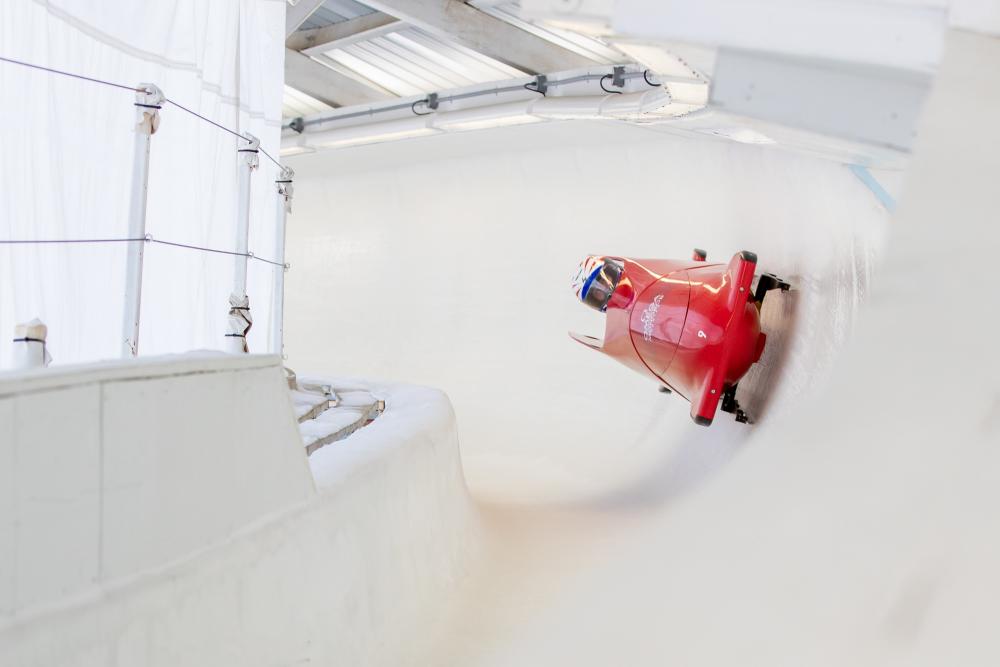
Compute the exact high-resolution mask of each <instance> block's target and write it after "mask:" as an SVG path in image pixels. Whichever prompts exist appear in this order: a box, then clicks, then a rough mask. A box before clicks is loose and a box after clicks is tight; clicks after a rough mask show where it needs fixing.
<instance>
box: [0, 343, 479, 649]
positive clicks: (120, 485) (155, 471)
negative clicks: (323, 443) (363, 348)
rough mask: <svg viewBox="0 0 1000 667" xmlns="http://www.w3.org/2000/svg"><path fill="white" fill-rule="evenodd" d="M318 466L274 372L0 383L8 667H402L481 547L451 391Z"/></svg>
mask: <svg viewBox="0 0 1000 667" xmlns="http://www.w3.org/2000/svg"><path fill="white" fill-rule="evenodd" d="M363 386H364V387H365V388H367V389H370V390H371V391H372V392H373V393H375V394H376V395H378V396H380V397H381V398H384V399H385V401H386V406H387V407H386V412H385V413H384V414H383V415H382V416H381V417H379V419H378V420H377V421H376V422H374V423H373V424H372V425H371V426H369V427H367V428H365V429H363V430H362V431H360V432H358V433H356V434H355V435H353V436H352V437H351V438H350V439H349V440H346V441H343V442H340V443H337V444H336V445H335V446H329V447H327V448H324V449H322V450H320V451H319V452H317V453H316V454H315V455H314V456H313V457H312V458H311V459H308V460H307V458H306V456H305V451H304V448H303V446H302V442H301V440H300V438H299V434H298V431H297V428H296V424H295V418H294V416H293V414H292V409H291V403H290V399H289V394H288V388H287V383H286V381H285V378H284V372H283V371H282V368H281V364H280V361H279V360H278V358H277V357H272V356H221V355H219V356H217V355H207V356H206V355H199V354H195V355H186V356H183V357H171V358H164V359H159V360H153V361H149V362H146V361H144V362H143V363H135V362H119V363H114V364H103V365H90V366H79V367H66V368H62V369H58V370H57V369H48V370H40V371H35V372H31V373H24V374H20V375H11V374H7V375H5V376H0V494H2V495H0V665H18V667H22V666H23V667H28V666H31V665H38V666H42V665H44V666H46V667H49V666H54V665H66V666H70V665H72V666H73V667H78V666H84V665H86V666H91V665H93V666H95V667H96V666H102V667H110V666H112V665H150V666H152V665H163V666H167V665H170V666H174V665H178V664H189V665H229V664H239V665H262V666H263V665H275V664H297V663H300V662H309V661H312V663H313V664H387V665H388V664H398V662H399V656H400V653H399V652H400V651H401V650H403V649H402V648H401V647H403V646H412V645H413V638H412V637H411V628H412V627H413V621H414V619H417V618H420V617H421V615H422V614H428V613H430V614H433V610H434V609H435V602H434V601H435V600H446V599H448V597H449V595H450V594H451V591H452V588H453V586H454V585H455V582H456V581H457V580H458V579H459V578H460V576H461V573H462V571H463V567H464V566H465V563H466V560H467V558H468V555H469V553H470V552H471V551H472V550H473V549H474V548H475V545H476V544H477V542H476V540H475V539H474V535H475V518H474V515H473V514H472V512H471V510H470V506H469V504H468V497H467V494H466V490H465V484H464V480H463V479H462V475H461V465H460V462H459V456H458V442H457V433H456V429H455V420H454V414H453V413H452V411H451V406H450V404H449V403H448V400H447V398H446V397H445V396H444V395H443V394H441V393H440V392H437V391H434V390H430V389H423V388H418V387H404V386H384V385H374V386H371V385H363Z"/></svg>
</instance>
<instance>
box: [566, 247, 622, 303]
mask: <svg viewBox="0 0 1000 667" xmlns="http://www.w3.org/2000/svg"><path fill="white" fill-rule="evenodd" d="M621 275H622V266H621V264H619V263H618V262H616V261H615V260H613V259H610V258H608V257H602V256H600V255H589V256H588V257H587V258H586V259H584V260H583V261H582V262H580V266H579V268H578V269H577V272H576V275H575V276H574V277H573V284H572V286H573V292H574V293H575V294H576V298H578V299H579V300H580V301H582V302H583V303H585V304H587V305H588V306H590V307H591V308H594V309H595V310H600V311H604V310H605V309H606V308H607V306H608V301H609V300H610V299H611V295H612V293H614V291H615V288H616V287H617V286H618V281H619V280H620V279H621Z"/></svg>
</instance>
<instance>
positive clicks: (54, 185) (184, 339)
mask: <svg viewBox="0 0 1000 667" xmlns="http://www.w3.org/2000/svg"><path fill="white" fill-rule="evenodd" d="M112 5H113V6H112ZM284 12H285V3H284V2H283V0H239V1H235V0H234V1H233V2H205V1H204V0H117V1H116V2H114V3H110V2H107V1H106V0H48V1H47V2H46V1H44V0H35V1H32V0H4V1H3V2H0V55H3V56H5V57H9V58H15V59H18V60H23V61H28V62H32V63H37V64H40V65H44V66H46V67H52V68H56V69H61V70H67V71H71V72H74V73H79V74H82V75H85V76H91V77H95V78H99V79H105V80H110V81H114V82H119V83H124V84H128V85H136V84H138V83H140V82H149V83H154V84H156V85H158V86H159V87H160V88H161V89H162V90H163V92H164V94H165V95H166V96H167V97H168V98H170V99H172V100H175V101H176V102H178V103H180V104H182V105H184V106H186V107H188V108H190V109H192V110H194V111H197V112H198V113H200V114H202V115H204V116H207V117H208V118H211V119H212V120H214V121H216V122H218V123H220V124H222V125H225V126H227V127H230V128H234V129H237V130H239V131H240V132H249V133H251V134H254V135H256V136H257V137H259V138H260V139H261V147H262V148H264V149H266V150H267V151H268V152H270V153H271V154H272V155H274V156H277V155H278V146H279V139H280V137H279V135H280V117H281V116H280V114H281V95H282V82H283V79H284V75H283V59H284V56H283V54H284V51H283V30H284ZM0 91H2V93H0V239H67V238H124V237H126V236H127V230H128V219H127V214H128V203H129V191H130V187H131V179H132V142H133V132H132V127H133V118H134V108H133V101H134V94H133V93H132V92H130V91H127V90H120V89H116V88H111V87H107V86H102V85H98V84H94V83H89V82H86V81H79V80H75V79H69V78H65V77H61V76H57V75H54V74H49V73H46V72H41V71H38V70H32V69H27V68H25V67H21V66H18V65H13V64H8V63H3V62H0ZM160 116H161V121H160V128H159V131H158V132H157V133H156V134H155V135H154V136H153V139H152V150H151V158H150V170H149V195H148V209H147V210H148V215H147V231H148V233H149V234H151V235H152V236H153V237H154V238H156V239H163V240H169V241H175V242H179V243H186V244H192V245H198V246H207V247H211V248H220V249H226V250H233V249H234V248H235V239H236V232H235V229H236V210H237V153H236V147H237V138H236V137H234V136H233V135H231V134H228V133H226V132H224V131H222V130H220V129H218V128H216V127H213V126H212V125H210V124H208V123H206V122H204V121H202V120H200V119H198V118H196V117H194V116H192V115H190V114H188V113H185V112H184V111H182V110H180V109H178V108H176V107H174V106H171V105H165V106H164V107H163V109H162V110H161V111H160ZM276 174H277V167H275V165H274V164H273V163H272V162H271V161H269V160H268V159H267V158H265V157H264V156H263V155H261V160H260V168H259V169H258V170H257V171H256V172H255V173H254V176H253V200H252V205H251V224H250V250H251V251H252V252H253V253H254V254H255V255H257V256H260V257H265V258H268V259H277V258H275V257H274V248H275V234H276V232H275V221H276V204H275V196H276V195H275V189H274V185H273V183H274V180H275V177H276ZM125 253H126V244H124V243H109V244H94V245H90V244H86V245H83V244H81V245H61V244H60V245H14V246H11V245H0V350H2V351H0V362H2V363H3V365H4V366H7V364H8V363H9V359H10V348H11V344H10V339H11V338H12V336H13V331H14V325H15V323H16V322H21V321H27V320H30V319H31V318H33V317H36V316H37V317H39V318H41V319H42V320H43V321H44V322H45V323H46V324H47V325H48V327H49V339H48V340H49V345H48V348H49V350H50V351H51V353H52V356H53V357H54V359H55V363H66V362H75V361H87V360H93V359H100V358H113V357H118V356H120V352H121V340H122V336H121V331H122V315H123V298H124V292H125V287H124V281H125ZM234 261H235V258H233V257H232V256H228V255H221V254H214V253H205V252H199V251H194V250H187V249H181V248H174V247H168V246H162V245H158V244H147V245H146V260H145V271H144V281H143V294H142V325H141V332H140V337H139V350H140V354H144V355H145V354H158V353H166V352H180V351H185V350H189V349H206V348H210V349H222V348H223V342H224V338H223V336H224V333H225V327H226V314H227V312H228V309H229V303H228V299H229V293H230V291H231V289H232V282H233V268H234ZM277 270H280V269H277V268H276V267H273V266H271V265H268V264H264V263H262V262H257V261H252V260H251V261H250V262H249V276H248V293H249V295H250V304H251V307H252V310H253V318H254V323H255V324H254V328H253V330H252V331H251V332H250V338H249V344H250V349H251V351H256V352H263V351H267V350H268V349H269V348H270V341H269V335H270V328H271V327H270V326H269V325H270V314H271V310H272V299H273V284H274V272H275V271H277Z"/></svg>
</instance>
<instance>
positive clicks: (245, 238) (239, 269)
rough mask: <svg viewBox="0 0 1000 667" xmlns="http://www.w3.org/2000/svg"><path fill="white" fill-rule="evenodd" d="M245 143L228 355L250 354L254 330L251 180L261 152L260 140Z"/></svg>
mask: <svg viewBox="0 0 1000 667" xmlns="http://www.w3.org/2000/svg"><path fill="white" fill-rule="evenodd" d="M245 137H246V138H245V139H241V140H240V142H239V147H238V148H237V154H238V156H239V171H240V181H239V184H240V189H239V206H238V211H237V216H236V252H237V253H239V254H238V255H237V256H236V258H235V259H236V261H235V262H234V263H233V265H234V272H233V293H232V294H230V295H229V327H228V331H227V333H226V350H227V351H228V352H236V353H239V352H243V353H246V352H249V351H250V349H249V347H247V340H246V336H247V333H248V332H249V331H250V327H251V326H253V318H251V316H250V299H249V298H248V297H247V261H248V260H249V256H248V255H249V252H250V251H249V242H250V180H251V175H252V174H253V170H254V169H256V168H257V166H258V165H259V164H260V157H259V155H258V151H259V149H260V139H258V138H257V137H255V136H253V135H252V134H246V135H245Z"/></svg>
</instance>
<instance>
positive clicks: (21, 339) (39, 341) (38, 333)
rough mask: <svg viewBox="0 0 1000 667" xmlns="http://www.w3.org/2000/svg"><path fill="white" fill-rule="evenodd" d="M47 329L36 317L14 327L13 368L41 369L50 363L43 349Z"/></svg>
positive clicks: (50, 358) (49, 358) (45, 349)
mask: <svg viewBox="0 0 1000 667" xmlns="http://www.w3.org/2000/svg"><path fill="white" fill-rule="evenodd" d="M48 334H49V329H48V327H46V326H45V325H44V324H43V323H42V322H41V321H40V320H39V319H38V318H37V317H36V318H35V319H33V320H31V321H30V322H23V323H21V324H18V325H17V326H16V327H14V341H13V342H14V358H13V361H14V368H16V369H19V370H20V369H26V368H42V367H44V366H48V365H49V362H51V361H52V357H51V356H49V351H48V349H47V348H46V347H45V339H46V338H47V337H48Z"/></svg>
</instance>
